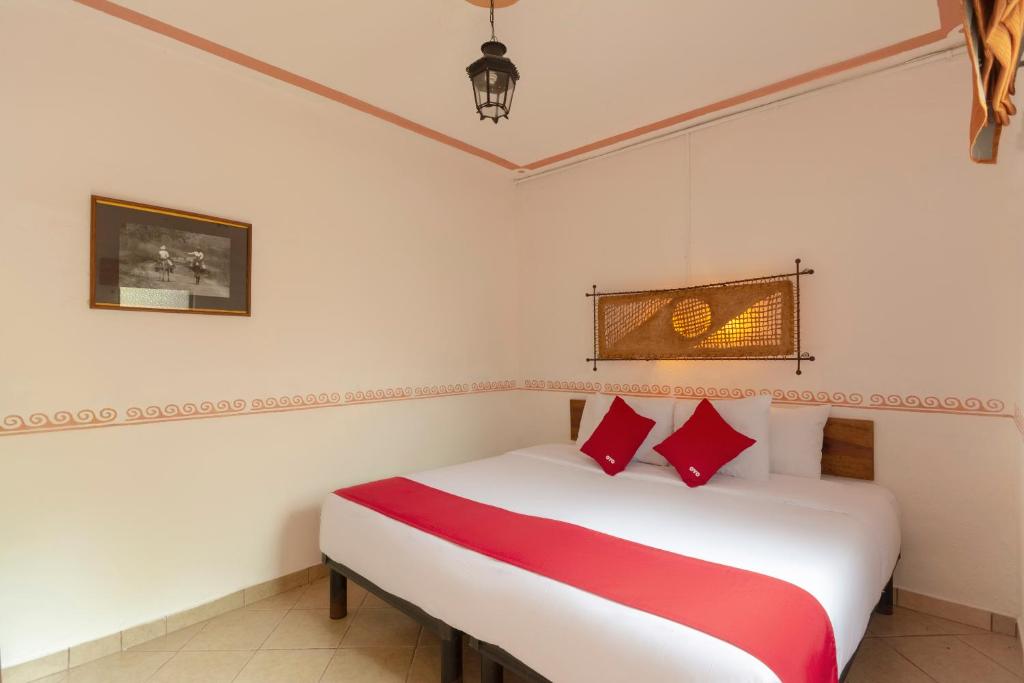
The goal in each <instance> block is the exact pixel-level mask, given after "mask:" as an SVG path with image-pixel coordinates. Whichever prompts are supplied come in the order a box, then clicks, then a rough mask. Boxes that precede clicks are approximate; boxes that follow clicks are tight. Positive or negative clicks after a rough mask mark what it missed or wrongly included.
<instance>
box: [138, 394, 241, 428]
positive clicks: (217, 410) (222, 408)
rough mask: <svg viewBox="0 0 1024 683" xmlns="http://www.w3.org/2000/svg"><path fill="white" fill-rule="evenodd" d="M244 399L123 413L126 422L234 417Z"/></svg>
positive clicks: (171, 404) (154, 407)
mask: <svg viewBox="0 0 1024 683" xmlns="http://www.w3.org/2000/svg"><path fill="white" fill-rule="evenodd" d="M246 405H247V404H246V402H245V400H244V399H241V398H236V399H234V400H233V401H227V400H222V401H217V402H214V401H200V402H199V403H182V404H181V405H178V404H177V403H168V404H167V405H165V406H158V405H152V406H145V407H139V406H132V407H131V408H128V409H127V410H125V411H124V421H125V422H126V423H127V422H164V421H167V420H193V419H197V418H200V417H217V416H222V415H235V414H238V413H242V412H244V411H245V408H246Z"/></svg>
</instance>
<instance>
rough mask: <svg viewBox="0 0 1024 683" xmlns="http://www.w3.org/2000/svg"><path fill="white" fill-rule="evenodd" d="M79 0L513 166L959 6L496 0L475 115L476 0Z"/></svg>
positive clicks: (923, 36) (896, 39)
mask: <svg viewBox="0 0 1024 683" xmlns="http://www.w3.org/2000/svg"><path fill="white" fill-rule="evenodd" d="M79 2H81V3H82V4H86V5H89V6H93V7H95V8H96V9H100V10H103V11H107V12H108V13H116V10H117V8H118V5H120V6H122V7H125V8H128V9H129V10H134V11H135V12H138V13H141V14H142V15H145V17H148V18H151V19H155V20H158V22H163V23H166V24H170V25H171V26H173V27H176V28H178V29H183V30H185V31H188V32H190V33H193V34H196V35H198V36H201V37H202V38H205V39H208V40H209V41H213V43H216V44H219V45H220V46H223V47H225V48H230V50H233V51H238V52H241V53H244V55H248V56H249V57H254V58H256V59H257V60H261V61H262V62H266V63H269V64H270V65H273V66H275V67H280V68H283V69H285V70H287V71H289V72H292V73H293V74H296V75H298V76H302V77H305V78H306V79H311V80H312V81H315V82H317V83H318V84H321V85H322V86H327V88H328V89H333V90H336V91H340V92H341V93H342V94H343V95H347V96H351V97H352V98H358V99H359V100H362V101H363V102H365V103H369V105H373V107H371V109H373V108H381V109H383V110H386V112H385V113H391V114H392V115H397V116H393V118H394V119H399V118H401V119H408V120H409V122H414V124H413V126H412V127H413V128H414V129H415V127H416V124H418V125H419V126H420V127H426V128H429V129H431V131H430V132H436V133H438V136H437V137H438V138H440V139H441V141H442V142H446V143H447V144H453V143H452V142H451V140H450V139H454V141H455V142H456V143H461V144H462V145H463V146H464V147H465V148H467V149H466V151H470V152H471V153H475V154H476V153H478V152H479V151H480V150H484V151H485V154H483V155H481V154H478V155H480V156H487V154H486V153H489V154H490V155H493V156H495V157H498V158H500V160H498V161H497V163H500V164H501V165H503V166H505V167H507V168H510V169H517V168H520V167H525V168H526V169H540V168H544V167H547V166H549V165H551V164H554V163H558V162H561V161H564V160H566V159H569V158H573V157H575V156H577V155H578V154H586V153H593V151H594V150H596V149H601V148H603V147H606V146H607V145H613V144H620V143H621V142H622V141H623V140H625V139H630V138H633V137H639V136H642V135H647V134H650V133H651V132H653V131H655V130H664V129H671V128H672V127H673V126H675V127H678V126H679V125H682V124H683V123H684V122H685V121H686V120H693V118H694V116H696V115H699V114H705V115H706V114H707V113H709V112H710V111H712V110H715V109H719V108H720V109H725V108H728V107H729V106H735V105H736V104H739V103H741V102H742V101H744V98H746V100H754V99H756V98H757V97H763V96H765V95H770V94H771V93H772V92H784V91H786V90H789V89H792V88H799V87H800V86H804V87H806V84H808V83H811V82H813V81H814V80H815V79H817V78H820V77H829V76H834V75H835V73H836V71H837V70H842V69H843V68H846V67H862V66H863V65H864V64H866V63H870V62H874V61H875V60H876V59H891V58H893V56H894V55H905V54H912V53H914V52H915V51H916V52H921V51H928V50H929V49H935V47H934V46H935V45H936V44H941V43H943V42H949V41H950V40H952V39H951V38H947V34H949V32H950V30H951V29H952V28H954V26H955V21H956V18H957V14H956V12H958V9H957V7H958V2H957V0H899V2H893V0H857V2H850V1H849V0H773V1H772V2H746V3H735V2H722V1H721V0H686V1H683V0H632V1H627V2H623V1H622V0H520V2H518V3H517V4H514V5H512V6H511V7H508V8H505V9H499V10H497V11H496V13H495V14H496V28H497V34H498V38H499V39H500V40H502V41H503V42H505V43H506V44H507V45H508V47H509V52H508V56H509V57H511V58H512V59H513V61H515V63H516V65H517V66H518V67H519V70H520V73H521V74H522V80H521V81H520V84H519V88H518V89H517V90H516V95H515V101H514V105H513V108H512V113H511V118H510V120H508V121H502V122H501V123H500V124H498V125H497V126H495V125H494V124H492V123H491V122H489V121H480V120H479V118H478V117H477V116H476V113H475V111H474V108H473V97H472V92H471V90H470V85H469V80H468V78H467V77H466V73H465V67H466V65H467V64H469V63H470V62H471V61H473V60H474V59H476V58H477V57H478V56H479V54H480V53H479V45H480V43H481V42H483V41H484V40H486V39H487V38H488V37H489V35H490V33H489V27H488V24H487V10H486V9H482V8H479V7H475V6H473V5H471V4H469V3H468V2H466V1H465V0H402V1H401V2H397V3H396V2H381V1H380V0H341V1H339V0H289V2H253V1H252V0H218V1H217V2H209V0H118V3H117V5H114V4H113V3H111V2H108V0H79ZM129 14H131V13H129ZM121 18H126V17H125V16H121ZM136 18H137V17H136ZM129 20H130V21H134V23H142V22H140V21H138V20H136V19H133V18H131V17H129ZM147 27H148V28H153V26H152V25H150V26H147ZM156 30H161V32H165V33H166V31H165V30H162V29H159V28H158V29H156ZM222 56H223V55H222ZM229 58H230V57H229ZM847 60H852V61H849V62H848V63H847V64H842V63H843V62H844V61H847ZM235 61H237V60H235ZM837 63H839V66H838V67H833V68H830V65H837ZM815 70H821V71H820V72H817V73H814V72H815ZM794 77H796V78H795V79H794ZM786 79H793V80H791V81H788V82H785V83H781V84H780V82H783V81H786ZM772 84H777V85H776V86H772ZM765 86H772V87H769V88H768V90H767V91H758V89H759V88H764V87H765ZM300 87H301V86H300ZM773 88H774V90H773ZM307 89H308V88H307ZM730 98H732V99H730ZM335 99H337V98H335ZM723 100H725V101H726V102H724V103H722V101H723ZM716 103H718V104H721V105H722V106H721V107H719V106H718V104H716ZM709 105H710V107H709ZM701 108H706V109H707V111H705V110H702V109H701ZM695 110H697V111H696V112H695ZM370 113H371V114H374V113H375V112H374V111H370ZM375 115H380V114H375ZM383 118H387V117H386V116H384V117H383ZM393 122H394V121H393ZM399 125H405V124H403V123H401V122H400V121H399ZM405 127H407V128H410V126H409V125H405ZM644 127H646V128H644ZM638 128H640V129H641V130H640V131H637V130H636V129H638ZM417 132H423V131H422V130H419V131H417ZM428 136H430V134H429V133H428ZM609 138H611V140H610V141H609V140H608V139H609ZM602 141H603V142H602ZM595 143H596V145H595ZM455 146H459V145H458V144H456V145H455ZM472 148H477V151H472ZM580 148H583V149H582V150H581V149H580ZM491 160H492V161H495V159H493V158H492V159H491Z"/></svg>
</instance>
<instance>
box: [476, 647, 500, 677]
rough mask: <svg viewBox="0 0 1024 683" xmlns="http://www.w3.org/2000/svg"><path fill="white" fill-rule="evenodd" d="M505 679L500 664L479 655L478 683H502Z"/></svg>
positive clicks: (483, 655)
mask: <svg viewBox="0 0 1024 683" xmlns="http://www.w3.org/2000/svg"><path fill="white" fill-rule="evenodd" d="M504 678H505V669H504V668H502V666H501V664H498V663H497V662H496V661H494V660H493V659H491V658H490V657H488V656H487V655H485V654H484V653H482V652H481V653H480V683H502V681H503V680H504Z"/></svg>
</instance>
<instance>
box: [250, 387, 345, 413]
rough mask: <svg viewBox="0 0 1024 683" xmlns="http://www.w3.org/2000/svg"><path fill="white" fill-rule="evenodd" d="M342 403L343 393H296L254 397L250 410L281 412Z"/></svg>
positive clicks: (256, 411) (254, 411)
mask: <svg viewBox="0 0 1024 683" xmlns="http://www.w3.org/2000/svg"><path fill="white" fill-rule="evenodd" d="M337 405H341V394H339V393H338V392H333V393H329V394H328V393H320V394H305V395H303V394H295V395H293V396H270V397H267V398H254V399H253V400H252V404H251V407H250V409H249V410H250V412H253V413H265V412H280V411H283V410H308V409H309V408H327V407H330V406H337Z"/></svg>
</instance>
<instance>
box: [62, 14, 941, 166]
mask: <svg viewBox="0 0 1024 683" xmlns="http://www.w3.org/2000/svg"><path fill="white" fill-rule="evenodd" d="M75 2H77V3H79V4H81V5H85V6H86V7H91V8H92V9H95V10H98V11H100V12H103V13H105V14H108V15H110V16H112V17H116V18H118V19H122V20H124V21H127V22H129V23H131V24H135V25H136V26H140V27H142V28H145V29H148V30H150V31H153V32H155V33H159V34H161V35H163V36H166V37H168V38H171V39H172V40H177V41H178V42H181V43H184V44H186V45H190V46H191V47H194V48H196V49H199V50H202V51H204V52H207V53H209V54H212V55H215V56H217V57H221V58H222V59H226V60H228V61H229V62H233V63H235V64H238V65H239V66H243V67H245V68H247V69H251V70H253V71H256V72H258V73H261V74H264V75H265V76H269V77H270V78H274V79H276V80H279V81H282V82H284V83H288V84H289V85H293V86H295V87H297V88H301V89H302V90H306V91H307V92H311V93H314V94H316V95H320V96H321V97H325V98H327V99H329V100H332V101H334V102H338V103H339V104H343V105H345V106H347V107H351V108H353V109H356V110H358V111H361V112H363V113H366V114H369V115H370V116H374V117H376V118H379V119H381V120H383V121H387V122H388V123H392V124H394V125H396V126H399V127H400V128H404V129H406V130H408V131H410V132H413V133H416V134H418V135H422V136H424V137H426V138H429V139H431V140H434V141H436V142H440V143H441V144H444V145H448V146H449V147H454V148H455V149H458V150H461V151H463V152H466V153H468V154H472V155H473V156H476V157H479V158H481V159H484V160H486V161H490V162H491V163H494V164H497V165H498V166H501V167H502V168H505V169H509V170H521V169H529V170H531V171H533V170H537V169H540V168H543V167H545V166H550V165H552V164H556V163H559V162H562V161H566V160H568V159H572V158H574V157H577V156H580V155H582V154H587V153H590V152H594V151H597V150H599V149H602V148H605V147H609V146H612V145H616V144H619V143H621V142H625V141H628V140H631V139H634V138H637V137H640V136H643V135H647V134H650V133H654V132H657V131H659V130H664V129H665V128H670V127H672V126H676V125H679V124H681V123H685V122H687V121H691V120H693V119H696V118H699V117H701V116H706V115H708V114H713V113H715V112H717V111H721V110H723V109H728V108H730V107H735V106H738V105H741V104H745V103H747V102H751V101H753V100H756V99H759V98H762V97H766V96H768V95H773V94H776V93H779V92H783V91H785V90H788V89H790V88H794V87H797V86H800V85H804V84H806V83H809V82H811V81H814V80H817V79H820V78H825V77H827V76H832V75H835V74H838V73H842V72H844V71H848V70H850V69H855V68H858V67H861V66H865V65H867V64H871V63H873V62H876V61H879V60H882V59H886V58H888V57H892V56H895V55H898V54H900V53H902V52H906V51H907V50H913V49H916V48H919V47H924V46H926V45H930V44H931V43H935V42H937V41H939V40H942V39H943V38H945V37H946V36H948V35H949V33H950V31H952V30H953V29H954V28H956V27H957V26H959V25H960V23H961V16H960V0H936V5H937V8H938V13H939V28H938V29H936V30H934V31H929V32H928V33H924V34H922V35H919V36H916V37H914V38H909V39H907V40H903V41H900V42H898V43H895V44H893V45H890V46H888V47H884V48H881V49H878V50H874V51H872V52H868V53H865V54H863V55H859V56H857V57H853V58H851V59H847V60H844V61H841V62H836V63H835V64H830V65H827V66H823V67H820V68H817V69H813V70H811V71H807V72H805V73H802V74H799V75H797V76H793V77H791V78H787V79H784V80H781V81H777V82H775V83H771V84H769V85H766V86H762V87H760V88H756V89H754V90H751V91H748V92H745V93H742V94H740V95H735V96H733V97H729V98H726V99H724V100H719V101H718V102H714V103H712V104H708V105H705V106H703V107H699V108H697V109H693V110H690V111H687V112H683V113H682V114H676V115H675V116H671V117H669V118H666V119H662V120H660V121H655V122H653V123H649V124H647V125H644V126H640V127H638V128H634V129H632V130H628V131H625V132H623V133H619V134H617V135H612V136H610V137H606V138H602V139H600V140H596V141H595V142H592V143H590V144H587V145H583V146H580V147H575V148H573V149H570V150H567V151H565V152H561V153H559V154H555V155H552V156H549V157H545V158H543V159H539V160H537V161H534V162H532V163H530V164H526V165H525V166H521V165H519V164H517V163H515V162H513V161H509V160H508V159H505V158H503V157H500V156H498V155H497V154H493V153H491V152H488V151H487V150H484V149H481V148H479V147H476V146H474V145H471V144H469V143H466V142H463V141H462V140H458V139H456V138H453V137H451V136H450V135H445V134H444V133H442V132H440V131H436V130H434V129H433V128H428V127H427V126H424V125H422V124H419V123H416V122H415V121H412V120H410V119H407V118H405V117H403V116H399V115H398V114H395V113H393V112H390V111H388V110H386V109H382V108H380V107H377V106H375V105H372V104H370V103H369V102H366V101H364V100H361V99H359V98H357V97H353V96H352V95H349V94H347V93H344V92H342V91H340V90H336V89H334V88H331V87H330V86H327V85H324V84H322V83H318V82H317V81H314V80H312V79H309V78H306V77H304V76H300V75H298V74H295V73H292V72H291V71H287V70H285V69H282V68H280V67H277V66H274V65H273V64H269V63H267V62H264V61H261V60H259V59H256V58H255V57H251V56H249V55H247V54H244V53H242V52H238V51H237V50H232V49H231V48H229V47H226V46H224V45H220V44H219V43H215V42H213V41H212V40H208V39H206V38H203V37H201V36H197V35H195V34H194V33H190V32H188V31H185V30H183V29H180V28H177V27H176V26H172V25H171V24H168V23H165V22H162V21H160V20H159V19H154V18H152V17H150V16H147V15H145V14H142V13H141V12H136V11H135V10H131V9H128V8H127V7H124V6H122V5H118V4H117V3H115V2H111V1H110V0H75Z"/></svg>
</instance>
